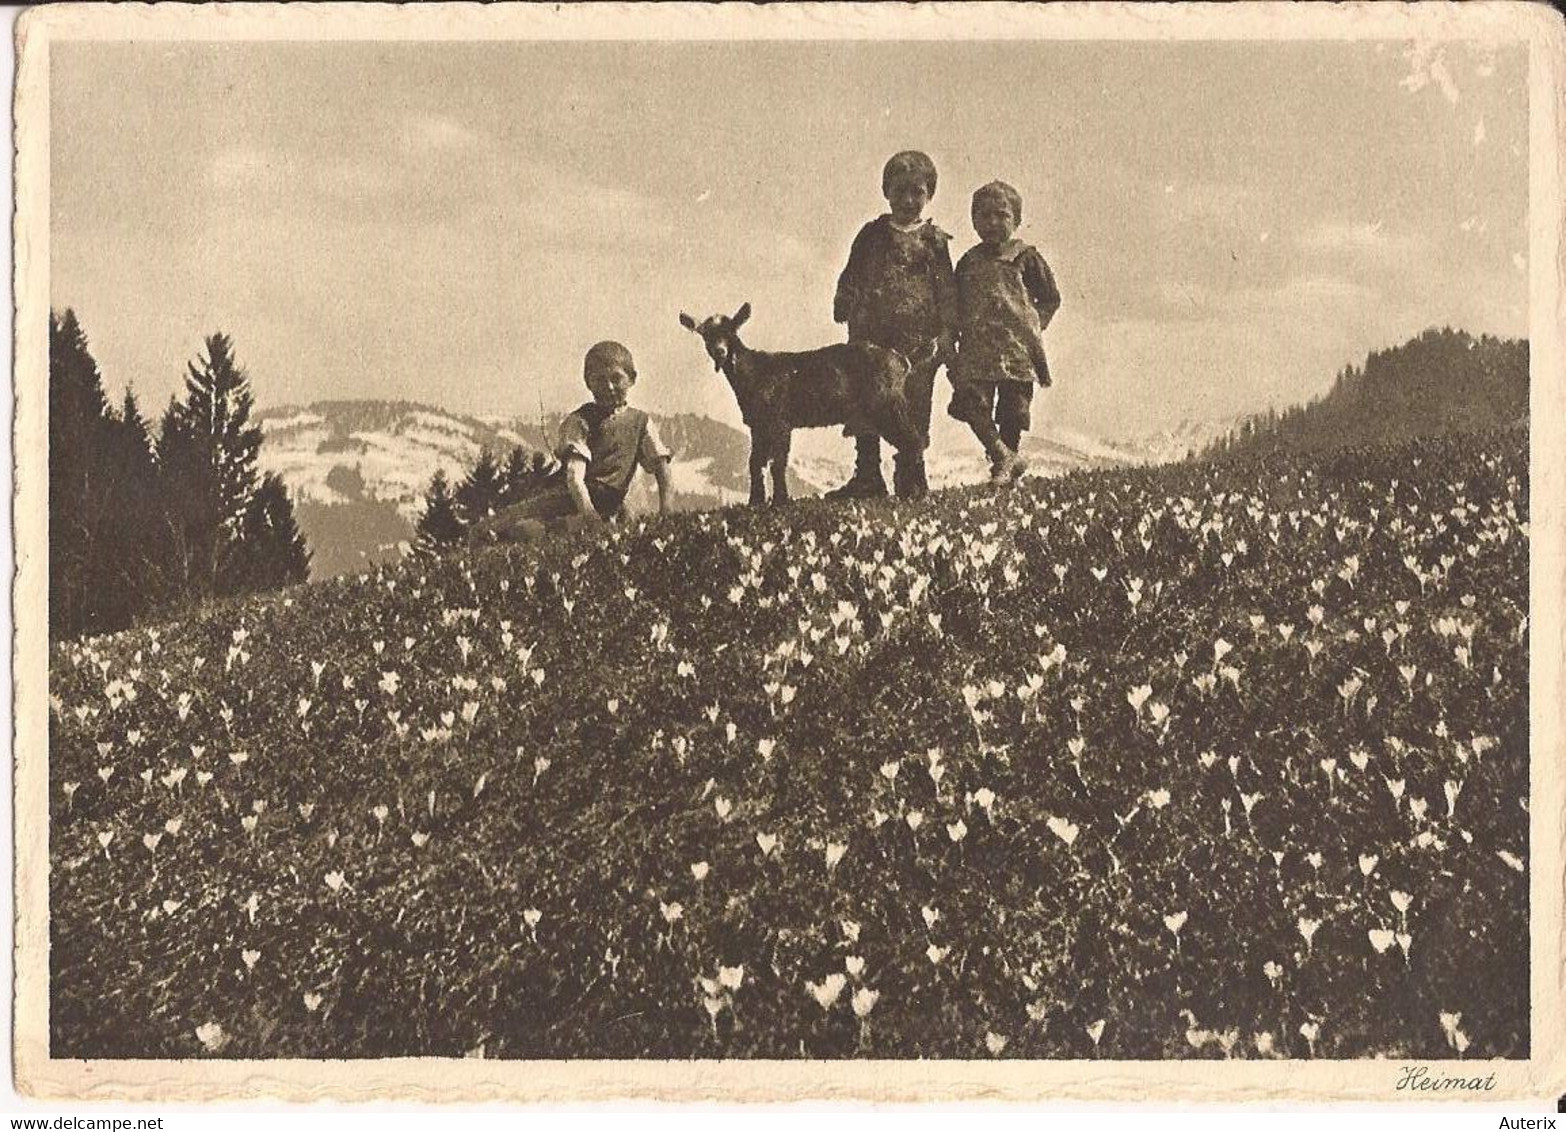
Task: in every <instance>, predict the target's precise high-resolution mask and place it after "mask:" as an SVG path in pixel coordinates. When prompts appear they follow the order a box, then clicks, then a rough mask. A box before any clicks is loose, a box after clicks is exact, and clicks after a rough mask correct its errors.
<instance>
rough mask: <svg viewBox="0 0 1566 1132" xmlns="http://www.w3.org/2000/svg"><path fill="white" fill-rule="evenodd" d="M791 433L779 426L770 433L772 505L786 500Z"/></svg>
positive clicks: (775, 505)
mask: <svg viewBox="0 0 1566 1132" xmlns="http://www.w3.org/2000/svg"><path fill="white" fill-rule="evenodd" d="M793 439H794V437H793V433H791V432H790V431H789V430H788V429H786V428H780V429H778V430H777V431H776V432H775V433H773V434H772V506H774V507H779V506H782V505H783V504H784V503H787V502H788V450H789V446H790V444H791V442H792V441H793Z"/></svg>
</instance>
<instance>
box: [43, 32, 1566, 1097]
mask: <svg viewBox="0 0 1566 1132" xmlns="http://www.w3.org/2000/svg"><path fill="white" fill-rule="evenodd" d="M1562 28H1563V25H1562V22H1561V19H1560V17H1558V16H1557V15H1555V14H1554V13H1553V12H1552V11H1551V10H1550V9H1549V8H1547V7H1545V6H1544V5H1538V4H1527V3H1505V2H1481V3H1473V4H1467V5H1463V6H1461V8H1459V7H1457V6H1455V5H1453V6H1446V5H1425V6H1422V7H1420V8H1419V9H1417V10H1415V9H1413V8H1406V7H1403V6H1401V5H1393V4H1386V3H1382V4H1345V5H1329V4H1299V5H1291V6H1284V5H1276V4H1268V3H1265V2H1262V3H1255V2H1242V3H1236V4H1232V5H1223V6H1211V5H1208V6H1201V5H1180V4H1171V5H1146V6H1143V5H1136V4H1107V3H1106V4H1098V3H1088V4H1070V5H1057V6H1052V7H1049V8H1036V7H1030V6H1027V5H1022V4H998V5H993V6H985V7H983V8H976V7H975V6H972V5H962V6H961V10H960V11H958V6H956V5H941V4H930V5H921V6H918V7H915V8H907V7H902V6H885V7H880V6H869V7H851V6H845V5H839V4H821V5H790V6H787V7H783V6H770V7H764V8H756V7H750V6H745V5H723V6H719V7H707V6H703V5H686V4H680V5H658V6H656V9H654V8H653V7H650V6H647V7H644V6H636V5H629V4H627V5H592V6H589V5H580V6H578V5H570V6H566V7H564V8H560V7H555V8H548V7H542V6H541V7H536V8H534V7H528V6H520V5H494V6H485V7H478V6H475V5H471V4H449V5H444V4H442V5H434V4H430V5H416V6H407V7H386V6H379V5H372V4H333V5H324V4H323V5H304V4H294V5H287V6H284V5H271V4H244V5H210V6H206V7H194V8H185V7H181V8H172V7H165V6H159V5H129V4H127V5H103V4H82V5H74V6H66V7H48V8H41V9H34V10H31V11H28V12H26V13H24V14H23V15H22V16H21V18H20V19H19V21H18V25H17V47H18V54H19V64H18V68H17V85H16V98H15V118H16V150H17V152H16V217H15V249H16V267H15V270H16V276H15V296H16V340H15V351H16V353H15V370H14V372H15V374H16V378H15V386H16V414H15V476H16V478H15V496H14V524H13V533H14V544H15V547H16V577H15V589H14V608H15V625H16V637H15V641H14V654H13V655H14V666H15V667H14V674H15V675H14V681H15V686H14V692H15V709H14V710H15V720H14V727H15V731H14V742H15V746H14V752H13V756H14V759H15V771H16V778H15V781H16V788H15V790H16V792H15V796H14V799H13V808H14V814H15V823H14V830H15V838H16V868H17V872H16V876H15V878H14V888H15V897H16V913H15V914H16V940H15V960H16V972H17V978H16V988H15V998H14V1023H15V1028H14V1034H15V1039H14V1040H15V1049H14V1062H13V1072H14V1079H15V1083H16V1086H17V1088H18V1090H19V1091H20V1092H23V1093H26V1094H29V1095H32V1096H36V1097H39V1098H50V1099H77V1100H110V1099H117V1100H124V1101H161V1102H174V1101H180V1102H200V1101H211V1100H220V1099H229V1100H232V1099H237V1098H254V1099H297V1100H318V1099H326V1098H336V1099H343V1100H393V1099H400V1100H445V1101H465V1102H476V1101H488V1100H510V1101H566V1100H611V1099H624V1098H628V1097H629V1098H638V1099H645V1100H671V1101H691V1100H709V1099H718V1100H729V1101H763V1100H799V1099H804V1098H826V1099H837V1098H841V1099H860V1100H874V1101H883V1102H895V1101H920V1100H931V1101H933V1100H940V1101H952V1100H1035V1101H1037V1100H1047V1101H1063V1102H1077V1101H1095V1100H1097V1101H1115V1100H1118V1101H1133V1100H1134V1101H1145V1100H1148V1099H1158V1100H1163V1101H1167V1102H1192V1101H1209V1102H1226V1103H1245V1102H1278V1101H1305V1102H1312V1101H1315V1102H1323V1101H1352V1102H1367V1101H1391V1102H1401V1103H1408V1102H1409V1101H1410V1100H1411V1099H1412V1100H1417V1099H1420V1098H1410V1097H1409V1095H1408V1094H1406V1093H1405V1094H1399V1093H1397V1092H1395V1091H1394V1088H1393V1086H1394V1084H1395V1082H1396V1079H1397V1077H1398V1076H1399V1075H1400V1073H1399V1066H1400V1064H1401V1063H1399V1062H1396V1061H1385V1062H1382V1061H1348V1062H1345V1061H1339V1062H1249V1061H1247V1062H1205V1061H1203V1062H1191V1061H1176V1062H1106V1061H1091V1062H1088V1061H1050V1062H978V1061H936V1062H864V1061H860V1062H808V1061H807V1062H732V1061H731V1062H685V1061H682V1062H661V1061H640V1062H607V1061H598V1062H594V1061H576V1062H486V1061H451V1060H444V1059H436V1058H416V1059H399V1060H387V1061H325V1062H306V1061H269V1062H261V1061H257V1062H233V1061H203V1060H191V1061H63V1060H51V1059H50V1058H49V1056H48V951H47V948H48V920H47V901H48V877H47V869H48V819H47V814H48V803H49V799H48V771H47V761H46V760H47V739H48V728H47V712H48V700H47V697H48V689H47V644H46V642H47V606H46V602H47V572H46V561H45V558H44V551H45V548H46V547H47V512H46V501H45V492H46V485H47V435H48V433H47V427H46V424H47V422H46V419H45V417H46V406H47V400H46V396H45V394H46V391H47V356H48V343H47V312H48V302H49V285H48V264H49V228H48V226H49V102H48V77H49V48H50V45H51V43H53V42H56V41H61V40H67V39H102V40H117V39H125V38H129V37H132V36H134V37H135V38H137V39H142V40H145V39H230V40H246V39H292V40H298V39H316V38H347V39H402V40H410V39H411V40H426V39H454V40H455V39H507V38H522V39H534V38H558V39H581V38H602V39H624V40H639V39H667V38H713V39H727V38H771V39H795V38H798V39H832V38H867V39H869V38H876V39H943V38H996V37H1005V38H1048V39H1099V38H1118V39H1150V40H1158V39H1166V38H1175V39H1229V40H1234V39H1241V40H1272V39H1361V38H1387V39H1390V40H1402V41H1407V40H1410V39H1413V38H1415V37H1416V35H1417V36H1419V37H1424V38H1436V39H1473V38H1480V39H1484V38H1493V39H1499V40H1510V41H1519V40H1523V41H1527V42H1528V43H1529V44H1530V64H1531V65H1530V69H1529V71H1530V80H1529V99H1530V217H1529V225H1530V235H1529V247H1528V260H1529V269H1530V274H1529V290H1530V294H1529V309H1530V314H1529V318H1530V341H1531V350H1532V354H1531V376H1532V394H1531V406H1530V415H1531V420H1532V433H1531V444H1532V451H1531V522H1532V539H1531V542H1532V562H1531V588H1530V607H1531V608H1530V626H1531V628H1530V632H1531V634H1532V636H1531V656H1530V668H1531V677H1530V682H1531V685H1532V687H1531V725H1532V736H1533V738H1532V754H1531V761H1532V772H1533V781H1532V789H1531V796H1530V809H1531V812H1532V828H1531V851H1530V853H1531V860H1530V863H1529V867H1530V878H1531V894H1530V909H1531V927H1532V933H1531V939H1532V963H1531V977H1532V993H1533V1017H1532V1040H1531V1049H1532V1056H1531V1058H1530V1059H1529V1060H1527V1061H1495V1062H1477V1061H1475V1062H1433V1063H1429V1068H1430V1070H1431V1072H1432V1073H1434V1074H1448V1075H1453V1076H1474V1075H1485V1074H1489V1073H1492V1072H1493V1073H1494V1074H1495V1080H1496V1089H1495V1090H1494V1091H1493V1092H1488V1093H1481V1094H1477V1095H1474V1096H1472V1097H1471V1098H1469V1097H1461V1098H1456V1099H1459V1100H1461V1099H1473V1100H1477V1101H1490V1102H1495V1101H1501V1100H1508V1099H1510V1100H1528V1101H1533V1102H1535V1103H1538V1102H1541V1101H1547V1100H1549V1099H1551V1098H1554V1097H1556V1096H1559V1095H1561V1094H1562V1093H1566V1027H1563V1025H1562V1013H1561V1009H1562V999H1563V995H1562V982H1563V978H1566V974H1563V971H1562V962H1561V959H1562V955H1563V948H1562V945H1563V942H1566V925H1563V924H1562V919H1561V907H1562V887H1563V877H1566V871H1563V861H1566V770H1563V765H1562V764H1563V758H1562V756H1563V755H1566V744H1563V741H1562V738H1563V728H1562V722H1563V720H1562V714H1563V711H1562V705H1563V703H1566V682H1563V669H1566V663H1563V662H1566V628H1563V624H1562V617H1561V611H1562V597H1563V595H1566V522H1563V516H1566V508H1563V504H1566V459H1563V456H1566V444H1563V435H1562V434H1563V431H1566V380H1563V374H1562V368H1561V359H1562V356H1563V355H1562V342H1561V334H1562V325H1563V320H1566V305H1563V299H1562V296H1563V286H1562V283H1563V276H1566V262H1563V260H1562V258H1561V231H1562V223H1563V216H1562V211H1561V207H1560V202H1561V201H1562V200H1563V195H1562V191H1561V189H1562V183H1563V178H1562V156H1563V148H1562V140H1561V139H1562V132H1561V125H1562V123H1563V122H1566V89H1563V82H1562V77H1563V60H1566V52H1563V48H1566V36H1563V33H1562ZM1440 1099H1441V1100H1442V1101H1443V1102H1446V1103H1451V1101H1452V1100H1453V1099H1454V1098H1451V1097H1449V1096H1445V1095H1443V1096H1442V1097H1441V1098H1440Z"/></svg>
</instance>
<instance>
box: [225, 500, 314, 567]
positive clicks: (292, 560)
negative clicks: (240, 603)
mask: <svg viewBox="0 0 1566 1132" xmlns="http://www.w3.org/2000/svg"><path fill="white" fill-rule="evenodd" d="M230 562H231V564H230V567H229V571H230V572H229V576H228V579H227V585H226V587H225V589H226V592H228V593H250V592H255V591H262V590H275V589H279V588H280V587H282V586H291V585H297V584H299V583H300V582H303V581H305V580H307V579H308V578H309V576H310V551H309V549H308V548H307V547H306V546H305V540H304V536H303V535H302V534H300V532H299V526H298V524H297V523H296V522H295V520H294V508H293V504H292V502H290V500H289V498H288V489H287V488H286V487H285V486H284V484H283V481H282V478H281V477H280V476H278V475H276V474H274V473H271V472H268V473H267V474H266V475H265V476H264V477H262V480H261V484H260V486H259V487H257V488H256V490H255V492H254V493H253V494H252V495H251V497H250V501H249V503H248V504H247V505H246V507H245V515H244V519H243V521H242V522H241V524H240V536H239V540H238V546H237V548H236V553H234V554H233V555H232V556H231V559H230Z"/></svg>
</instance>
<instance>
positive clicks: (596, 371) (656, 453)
mask: <svg viewBox="0 0 1566 1132" xmlns="http://www.w3.org/2000/svg"><path fill="white" fill-rule="evenodd" d="M582 370H583V378H584V379H585V381H586V383H587V388H588V389H590V390H591V391H592V394H593V399H592V400H591V401H589V402H587V403H586V404H585V405H583V406H581V407H580V408H579V409H577V410H576V411H575V412H573V413H571V414H570V415H569V416H567V417H566V419H565V420H564V421H563V422H562V423H561V426H560V444H559V446H558V447H557V448H556V449H555V455H556V457H557V458H558V459H559V461H560V465H561V468H560V471H559V472H557V473H556V475H555V477H554V478H553V479H552V480H551V481H550V483H549V485H548V486H547V487H545V488H544V490H543V491H541V492H539V494H537V495H535V496H533V497H532V498H531V499H524V500H523V501H522V502H521V503H517V504H514V505H513V506H511V507H508V508H506V509H505V510H504V511H502V512H500V514H498V515H496V516H495V517H494V518H493V519H491V520H489V521H488V522H486V523H483V524H480V525H479V526H477V527H475V528H474V533H473V539H474V541H478V542H496V541H509V542H528V541H532V540H533V539H536V538H538V537H539V536H541V535H543V534H545V533H547V532H549V531H550V530H552V529H559V528H570V527H575V526H582V525H588V526H596V525H598V524H600V523H606V522H613V521H614V520H616V519H618V518H619V517H620V515H621V514H622V513H623V510H624V506H625V496H626V492H627V491H628V490H629V489H630V486H631V481H632V480H633V479H634V478H635V477H636V470H637V469H638V468H642V469H645V470H646V471H648V472H650V473H651V474H652V476H653V479H654V480H655V481H656V482H657V485H658V513H659V514H660V515H661V514H664V513H665V512H667V511H668V509H669V503H670V499H671V495H672V490H671V488H670V485H669V460H670V455H669V450H668V449H667V448H665V447H664V444H663V441H662V440H660V439H659V437H658V430H657V429H656V428H655V427H654V425H653V422H652V420H651V418H649V417H648V415H647V414H646V413H644V412H642V411H641V410H640V409H633V408H631V407H630V406H629V405H628V404H627V403H626V398H627V396H628V395H629V393H630V391H631V386H632V385H634V384H635V383H636V363H635V362H634V361H633V360H632V359H631V352H630V351H629V350H627V349H626V348H625V347H624V346H622V345H620V343H618V342H600V343H598V344H597V345H596V346H594V347H593V348H592V349H591V350H589V351H587V357H586V359H585V360H584V362H583V366H582Z"/></svg>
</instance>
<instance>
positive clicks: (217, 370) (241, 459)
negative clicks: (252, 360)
mask: <svg viewBox="0 0 1566 1132" xmlns="http://www.w3.org/2000/svg"><path fill="white" fill-rule="evenodd" d="M206 349H207V353H206V356H205V357H204V358H198V359H197V360H196V361H195V362H192V363H190V364H189V365H188V366H187V373H186V377H185V400H184V401H183V402H181V401H177V400H175V401H171V402H170V403H169V408H168V411H167V413H165V415H164V418H163V429H162V432H161V434H160V436H159V438H158V463H159V466H160V468H161V470H162V475H163V483H164V489H165V502H166V506H167V514H168V523H167V526H168V529H169V531H170V533H171V535H172V542H173V550H174V564H173V572H174V581H175V585H176V586H177V588H178V590H179V592H180V595H181V596H182V597H184V598H185V599H187V600H199V599H201V598H204V597H208V596H211V595H214V594H219V593H223V592H226V589H227V581H228V578H229V577H230V576H231V575H237V574H239V573H242V571H241V570H240V569H239V564H238V563H237V562H236V561H235V559H234V556H235V554H236V553H242V547H241V546H240V543H241V532H242V529H243V524H244V519H245V515H246V511H247V509H248V507H249V505H250V500H251V497H252V496H253V495H254V494H255V491H256V486H257V484H256V453H257V452H258V451H259V449H260V447H261V429H260V428H259V427H257V426H256V425H253V424H251V422H250V410H251V407H252V404H253V401H252V398H251V394H250V381H249V378H248V376H247V375H246V374H245V371H244V370H243V369H241V368H240V366H239V364H238V362H237V361H236V360H235V357H234V346H233V342H232V341H231V340H230V339H229V338H228V336H227V335H224V334H214V335H212V336H211V337H209V338H208V339H207V340H206Z"/></svg>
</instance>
